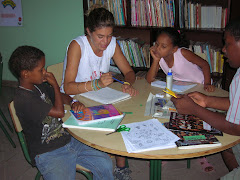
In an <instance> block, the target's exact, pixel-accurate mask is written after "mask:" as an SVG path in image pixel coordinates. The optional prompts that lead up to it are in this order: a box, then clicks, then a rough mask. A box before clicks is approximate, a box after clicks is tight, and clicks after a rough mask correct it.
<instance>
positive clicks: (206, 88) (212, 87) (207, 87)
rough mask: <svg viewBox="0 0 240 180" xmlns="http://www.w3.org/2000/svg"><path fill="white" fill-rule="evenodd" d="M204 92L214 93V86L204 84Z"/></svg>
mask: <svg viewBox="0 0 240 180" xmlns="http://www.w3.org/2000/svg"><path fill="white" fill-rule="evenodd" d="M204 90H205V91H207V92H213V91H215V86H213V85H211V84H204Z"/></svg>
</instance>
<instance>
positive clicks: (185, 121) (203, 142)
mask: <svg viewBox="0 0 240 180" xmlns="http://www.w3.org/2000/svg"><path fill="white" fill-rule="evenodd" d="M165 126H166V127H167V128H169V129H170V130H171V131H172V132H173V133H174V134H176V135H177V136H178V137H179V138H180V140H178V141H177V142H176V145H177V147H178V148H179V149H192V148H205V147H215V146H221V143H220V142H219V140H218V139H217V138H216V137H215V136H216V135H219V136H222V135H223V134H222V132H221V131H219V130H217V129H215V128H213V127H211V126H210V125H209V124H207V123H206V122H204V121H203V120H201V119H199V118H198V117H196V116H193V115H181V114H178V113H177V112H171V116H170V120H169V123H167V124H165Z"/></svg>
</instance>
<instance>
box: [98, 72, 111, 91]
mask: <svg viewBox="0 0 240 180" xmlns="http://www.w3.org/2000/svg"><path fill="white" fill-rule="evenodd" d="M99 80H100V81H99V83H100V86H101V87H102V88H104V87H106V86H108V85H110V84H112V83H113V78H112V74H111V73H110V72H108V73H104V74H102V75H101V77H100V79H99Z"/></svg>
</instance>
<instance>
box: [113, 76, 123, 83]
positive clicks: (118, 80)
mask: <svg viewBox="0 0 240 180" xmlns="http://www.w3.org/2000/svg"><path fill="white" fill-rule="evenodd" d="M112 78H113V79H114V80H115V81H117V82H120V83H121V84H124V82H122V81H120V80H118V79H116V78H115V77H112Z"/></svg>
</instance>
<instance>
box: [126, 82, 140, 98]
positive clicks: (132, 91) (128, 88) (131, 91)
mask: <svg viewBox="0 0 240 180" xmlns="http://www.w3.org/2000/svg"><path fill="white" fill-rule="evenodd" d="M122 91H123V92H124V93H128V94H130V96H136V95H137V94H138V91H137V90H136V89H134V88H133V87H132V86H131V85H128V84H123V85H122Z"/></svg>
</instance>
